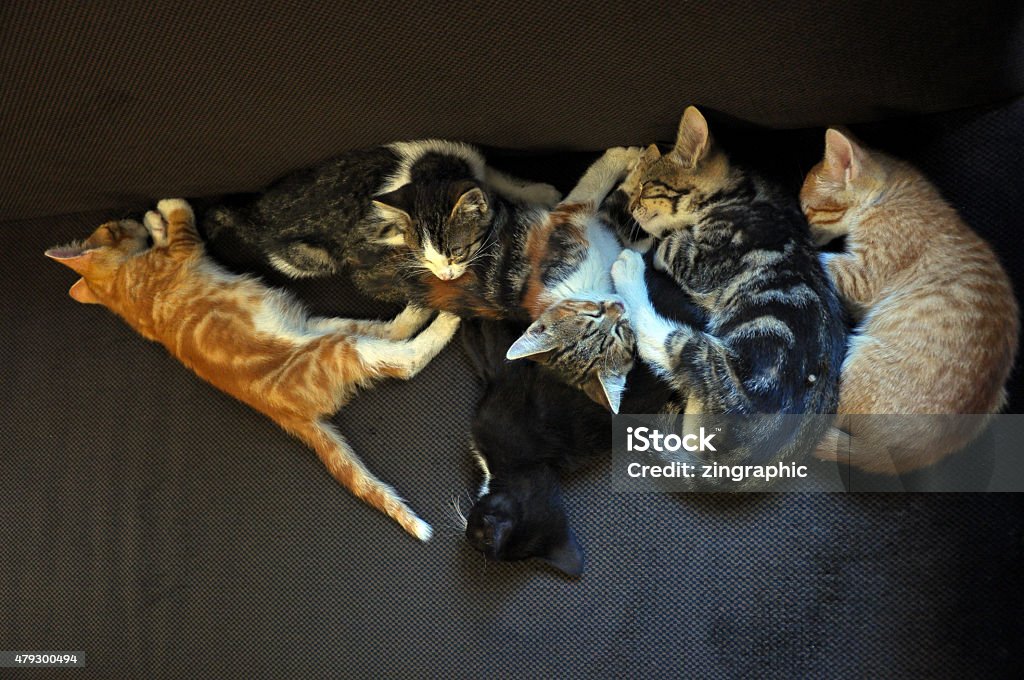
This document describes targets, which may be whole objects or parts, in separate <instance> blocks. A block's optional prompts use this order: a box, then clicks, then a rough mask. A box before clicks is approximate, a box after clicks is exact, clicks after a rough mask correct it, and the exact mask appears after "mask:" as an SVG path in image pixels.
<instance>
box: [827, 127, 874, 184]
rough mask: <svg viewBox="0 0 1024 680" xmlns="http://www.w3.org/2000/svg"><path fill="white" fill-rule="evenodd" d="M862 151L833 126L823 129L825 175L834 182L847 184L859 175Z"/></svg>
mask: <svg viewBox="0 0 1024 680" xmlns="http://www.w3.org/2000/svg"><path fill="white" fill-rule="evenodd" d="M863 153H864V152H863V151H861V149H860V147H858V146H857V145H856V144H855V143H854V142H853V140H851V139H850V138H849V137H847V136H846V135H844V134H843V133H842V132H840V131H839V130H836V129H835V128H829V129H828V130H826V131H825V162H824V164H823V165H822V170H823V171H824V173H825V176H826V177H827V178H828V179H830V180H832V181H833V182H835V183H836V184H847V183H849V182H851V181H853V180H855V179H857V177H859V176H860V171H861V160H862V158H863Z"/></svg>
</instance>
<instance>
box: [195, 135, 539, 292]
mask: <svg viewBox="0 0 1024 680" xmlns="http://www.w3.org/2000/svg"><path fill="white" fill-rule="evenodd" d="M422 184H430V185H431V191H429V192H428V195H429V196H430V199H431V200H430V202H429V210H428V211H426V213H425V214H424V216H423V219H419V220H415V221H413V220H410V219H408V212H407V211H408V210H409V209H410V208H411V205H410V204H407V201H411V200H412V198H411V190H412V189H413V188H415V187H417V186H420V185H422ZM477 185H480V186H487V187H489V188H491V189H492V190H493V191H495V192H496V193H498V194H500V195H502V196H504V197H506V198H507V199H508V200H510V201H515V202H522V203H525V204H539V205H547V206H550V205H553V204H554V203H555V202H556V201H557V200H558V198H559V194H558V191H557V190H556V189H555V188H554V187H552V186H550V185H548V184H531V183H526V182H523V181H521V180H518V179H515V178H512V177H508V176H507V175H505V174H503V173H501V172H499V171H497V170H495V169H494V168H491V167H489V166H487V165H486V162H485V160H484V158H483V156H482V155H481V154H480V152H479V151H478V150H477V149H475V148H474V147H472V146H470V145H468V144H463V143H460V142H448V141H442V140H424V141H416V142H398V143H394V144H389V145H386V146H380V147H376V148H370V149H358V150H354V151H349V152H347V153H345V154H343V155H341V156H339V157H337V158H335V159H333V160H331V161H328V162H326V163H324V164H322V165H320V166H318V167H316V168H311V169H307V170H302V171H299V172H296V173H293V174H291V175H288V176H286V177H284V178H283V179H281V180H279V181H278V182H276V183H275V184H274V185H272V186H271V187H270V188H269V189H268V190H267V191H266V192H265V193H263V194H262V195H260V196H258V197H245V198H243V199H240V200H235V201H234V204H233V205H231V204H229V203H227V202H226V203H224V204H222V205H219V206H216V207H213V208H211V209H208V210H206V211H204V214H205V217H204V220H203V227H204V231H205V232H206V234H207V238H213V239H216V238H218V237H219V236H220V235H221V234H223V233H225V232H231V233H233V234H235V235H236V236H237V237H239V238H241V240H242V241H244V242H246V243H249V244H250V245H253V246H255V247H256V248H257V249H258V250H259V251H260V252H262V253H264V254H265V256H266V258H267V260H268V261H269V262H270V263H271V264H272V265H273V266H274V267H275V268H276V269H278V270H279V271H281V272H283V273H284V274H287V275H288V276H291V277H294V278H299V277H307V276H324V275H330V274H335V273H338V272H339V271H341V270H342V269H345V268H348V269H350V270H351V271H352V273H353V280H354V281H355V283H356V285H357V286H359V287H360V288H361V289H362V290H363V291H364V292H366V293H368V294H370V295H373V296H375V297H377V298H378V299H384V300H388V301H399V300H404V299H405V298H404V296H403V291H402V289H401V287H400V285H399V284H400V283H401V276H400V273H401V272H402V271H403V270H404V269H405V268H406V267H410V268H412V269H414V270H417V269H420V270H423V271H427V272H430V273H432V274H434V275H435V276H438V277H441V278H443V279H452V278H457V277H458V276H460V275H461V274H462V273H463V272H464V271H465V267H466V264H467V262H469V261H470V260H471V259H472V258H473V256H474V255H475V254H476V252H477V251H478V250H479V248H480V247H481V246H482V245H483V242H484V240H485V239H486V237H487V235H488V234H487V231H486V224H479V225H477V224H476V223H475V222H474V221H473V220H471V219H466V217H465V216H464V214H463V213H464V212H471V211H472V210H473V208H474V202H473V200H472V199H473V197H474V196H475V195H476V193H475V192H477V191H479V189H477ZM438 187H441V188H442V190H440V191H438V190H436V189H437V188H438ZM455 187H461V191H455V190H454V189H455ZM477 227H479V230H477Z"/></svg>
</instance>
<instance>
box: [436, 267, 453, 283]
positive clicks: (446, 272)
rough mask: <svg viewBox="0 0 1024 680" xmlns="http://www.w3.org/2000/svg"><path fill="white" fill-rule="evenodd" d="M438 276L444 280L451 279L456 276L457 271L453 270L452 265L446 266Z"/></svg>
mask: <svg viewBox="0 0 1024 680" xmlns="http://www.w3.org/2000/svg"><path fill="white" fill-rule="evenodd" d="M437 278H439V279H441V280H442V281H451V280H452V279H454V278H455V272H453V271H452V268H451V267H445V268H444V269H442V270H441V271H439V272H438V273H437Z"/></svg>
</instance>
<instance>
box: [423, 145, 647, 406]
mask: <svg viewBox="0 0 1024 680" xmlns="http://www.w3.org/2000/svg"><path fill="white" fill-rule="evenodd" d="M638 154H639V150H638V149H625V148H617V149H611V150H609V151H608V152H607V153H605V155H604V156H602V157H601V158H600V159H599V160H598V161H596V162H595V163H594V164H593V165H592V166H591V167H590V168H588V170H587V172H586V173H584V175H583V177H582V178H580V181H579V182H578V184H577V186H576V187H575V188H574V189H573V190H572V192H571V193H570V194H569V196H567V197H566V199H565V200H564V201H563V202H562V203H560V204H559V205H557V206H555V207H554V208H553V209H551V210H546V209H543V208H540V207H536V206H534V207H525V206H523V205H521V204H516V203H513V202H510V201H508V200H507V199H505V198H503V197H502V196H501V195H500V194H498V193H496V192H494V191H492V190H489V189H487V188H486V187H480V191H479V193H477V194H475V195H474V197H473V200H472V203H473V206H474V207H473V211H474V214H475V215H476V216H477V219H479V220H480V221H481V223H484V222H486V224H487V229H489V230H490V233H491V234H492V236H491V237H490V238H489V239H488V240H487V241H486V244H485V246H484V247H482V248H481V249H480V251H479V253H477V255H476V256H475V257H474V258H473V259H472V261H471V263H470V265H469V267H468V268H467V269H466V271H465V272H464V273H463V275H462V276H460V277H458V278H457V279H448V280H445V279H441V278H439V277H437V276H432V275H429V274H427V273H420V274H419V275H417V276H416V277H415V278H414V279H407V285H408V288H407V290H408V291H409V293H410V295H409V299H410V300H411V301H412V302H414V303H416V304H418V305H421V306H425V307H432V308H434V309H441V310H446V311H449V312H452V313H454V314H458V315H459V316H463V317H483V318H490V319H512V320H518V321H525V322H533V323H532V325H531V326H530V327H529V328H528V329H527V331H526V333H525V334H524V335H523V336H522V337H521V338H520V339H519V340H518V341H516V343H515V344H513V345H512V347H511V348H509V351H508V358H509V359H519V358H524V357H529V358H531V359H533V360H535V361H540V362H542V363H544V364H546V365H547V366H549V367H550V368H552V369H554V371H555V372H556V373H557V374H558V375H559V376H561V377H562V379H563V380H565V381H566V382H568V383H569V384H571V385H573V386H575V387H578V388H580V389H582V390H583V391H584V392H586V393H587V395H588V396H590V397H591V398H592V399H594V400H595V401H597V402H598V403H600V404H602V405H604V406H605V407H606V408H608V409H609V410H612V411H617V409H618V404H619V401H620V400H621V397H622V391H623V388H624V385H625V377H626V374H627V373H629V370H630V368H632V365H633V349H634V341H633V334H632V331H631V329H630V327H629V324H628V322H627V319H626V315H625V313H624V307H623V305H622V301H621V300H620V299H619V298H618V297H617V296H615V295H614V294H613V292H612V283H611V277H610V275H609V270H610V269H611V264H612V262H614V261H615V257H616V256H617V255H618V253H619V250H620V249H621V246H620V244H619V242H618V240H617V238H616V236H615V233H614V230H613V228H612V227H611V226H610V225H609V223H608V218H607V216H606V215H605V214H604V213H603V212H602V211H601V208H600V206H601V202H602V201H603V199H604V198H605V196H606V195H607V194H608V193H609V192H610V191H611V190H612V189H613V188H614V187H615V186H616V185H617V184H618V183H619V181H621V179H622V178H623V177H624V176H625V174H626V172H627V170H628V167H629V166H630V164H631V163H633V162H634V161H635V159H636V158H637V156H638ZM413 191H414V192H422V193H424V194H427V193H429V192H430V191H431V187H430V186H428V185H421V186H417V187H414V189H413ZM429 203H430V197H429V196H423V197H422V198H421V199H419V200H414V201H413V205H414V206H415V205H421V206H427V205H429ZM423 210H425V208H424V209H423ZM424 214H425V213H424V212H422V211H420V210H416V209H414V210H413V211H412V212H411V213H410V220H412V221H414V222H415V221H419V220H421V219H423V217H424Z"/></svg>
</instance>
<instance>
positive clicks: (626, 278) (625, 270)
mask: <svg viewBox="0 0 1024 680" xmlns="http://www.w3.org/2000/svg"><path fill="white" fill-rule="evenodd" d="M645 268H646V266H645V265H644V258H643V256H642V255H640V253H638V252H636V251H635V250H629V249H628V248H627V249H625V250H623V251H622V252H621V253H619V257H618V258H617V259H616V260H615V262H614V263H613V264H612V283H614V284H615V289H616V290H618V289H619V288H622V287H626V288H628V287H630V286H632V285H635V284H636V282H637V281H643V280H644V269H645Z"/></svg>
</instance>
